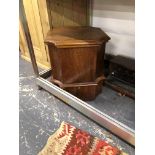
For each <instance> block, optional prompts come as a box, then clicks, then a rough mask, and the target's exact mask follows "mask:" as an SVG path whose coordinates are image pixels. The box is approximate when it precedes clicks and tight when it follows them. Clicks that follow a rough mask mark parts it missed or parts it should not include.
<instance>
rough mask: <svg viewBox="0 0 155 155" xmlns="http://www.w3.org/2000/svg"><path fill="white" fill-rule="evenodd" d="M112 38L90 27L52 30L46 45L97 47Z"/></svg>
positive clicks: (98, 29)
mask: <svg viewBox="0 0 155 155" xmlns="http://www.w3.org/2000/svg"><path fill="white" fill-rule="evenodd" d="M109 39H110V37H109V36H108V35H107V34H106V33H105V32H104V31H102V30H101V29H100V28H95V27H90V26H79V27H75V26H74V27H62V28H54V29H53V30H50V31H49V32H48V34H47V37H46V39H45V43H47V44H50V43H51V44H53V45H55V46H72V45H76V46H78V45H79V46H80V45H97V44H102V43H103V42H107V41H108V40H109Z"/></svg>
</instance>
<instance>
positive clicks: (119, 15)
mask: <svg viewBox="0 0 155 155" xmlns="http://www.w3.org/2000/svg"><path fill="white" fill-rule="evenodd" d="M134 2H135V1H134V0H93V6H92V7H93V12H92V13H93V16H92V25H93V26H95V27H100V28H101V29H103V30H104V31H105V32H106V33H107V34H108V35H109V36H110V37H111V40H110V41H109V42H108V43H107V46H106V53H109V54H113V55H124V56H128V57H131V58H135V18H134V17H135V12H134V11H135V10H134V9H135V7H134V6H135V3H134Z"/></svg>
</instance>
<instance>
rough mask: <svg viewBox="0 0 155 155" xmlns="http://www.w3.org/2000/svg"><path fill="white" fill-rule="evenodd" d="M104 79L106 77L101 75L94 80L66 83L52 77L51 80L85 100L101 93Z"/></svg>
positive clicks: (92, 98)
mask: <svg viewBox="0 0 155 155" xmlns="http://www.w3.org/2000/svg"><path fill="white" fill-rule="evenodd" d="M104 80H105V77H104V76H100V77H98V78H97V79H96V80H95V81H94V82H85V83H72V84H64V83H62V82H61V81H59V80H56V79H54V78H53V77H52V79H51V82H52V83H53V84H55V85H57V86H59V87H60V88H62V89H64V90H66V91H67V92H69V93H71V94H73V95H75V96H76V97H78V98H80V99H82V100H84V101H91V100H94V99H95V98H96V96H97V95H98V94H99V93H101V91H102V85H103V82H104Z"/></svg>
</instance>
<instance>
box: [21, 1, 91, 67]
mask: <svg viewBox="0 0 155 155" xmlns="http://www.w3.org/2000/svg"><path fill="white" fill-rule="evenodd" d="M23 4H24V9H25V14H26V18H27V22H28V27H29V30H30V35H31V39H32V44H33V48H34V52H35V55H36V60H37V64H38V65H39V66H40V67H41V68H49V67H50V60H49V55H48V48H47V46H46V45H45V44H44V39H45V36H46V35H47V32H48V31H49V30H50V29H52V28H55V27H62V26H80V25H88V24H89V14H88V12H89V11H88V8H89V7H88V6H89V2H88V0H78V1H74V0H65V1H63V0H23ZM19 23H20V27H19V31H20V32H19V33H20V35H19V39H20V41H19V45H20V51H21V57H22V58H24V59H26V60H29V61H30V57H29V53H28V48H27V43H26V39H25V37H24V30H23V28H22V24H21V22H19Z"/></svg>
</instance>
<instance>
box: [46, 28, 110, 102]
mask: <svg viewBox="0 0 155 155" xmlns="http://www.w3.org/2000/svg"><path fill="white" fill-rule="evenodd" d="M109 39H110V38H109V36H107V35H106V34H105V33H104V32H103V31H102V30H101V29H99V28H94V27H88V26H82V27H81V26H78V27H75V26H74V27H64V28H55V29H53V30H51V31H49V33H48V35H47V37H46V40H45V42H46V43H47V44H48V47H49V56H50V60H51V66H52V67H53V71H52V78H51V82H52V83H54V84H56V85H58V86H59V87H61V88H62V89H65V90H66V91H68V92H70V93H72V94H73V95H75V96H77V97H78V98H81V99H83V100H93V99H94V98H95V97H96V96H97V95H98V94H99V93H100V92H101V90H102V84H103V81H104V79H105V77H104V74H103V63H104V53H105V44H106V42H107V41H108V40H109Z"/></svg>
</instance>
